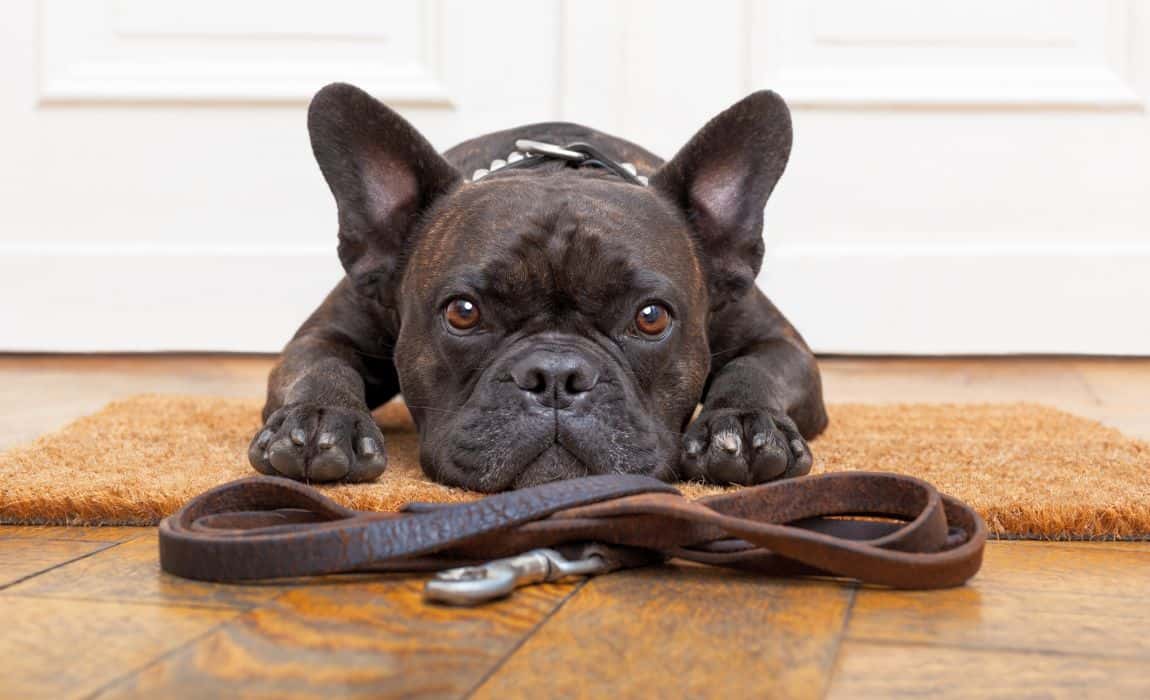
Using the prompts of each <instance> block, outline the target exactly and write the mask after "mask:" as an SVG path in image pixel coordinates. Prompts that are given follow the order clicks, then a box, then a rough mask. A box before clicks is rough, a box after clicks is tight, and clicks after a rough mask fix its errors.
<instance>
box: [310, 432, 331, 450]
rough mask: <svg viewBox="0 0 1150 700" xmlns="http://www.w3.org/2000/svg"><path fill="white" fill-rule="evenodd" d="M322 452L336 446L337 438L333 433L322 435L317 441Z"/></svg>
mask: <svg viewBox="0 0 1150 700" xmlns="http://www.w3.org/2000/svg"><path fill="white" fill-rule="evenodd" d="M315 444H316V445H318V446H319V448H320V449H321V450H328V449H331V448H332V447H334V446H335V436H334V435H332V434H331V433H320V436H319V438H318V439H317V440H316V441H315Z"/></svg>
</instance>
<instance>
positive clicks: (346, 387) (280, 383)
mask: <svg viewBox="0 0 1150 700" xmlns="http://www.w3.org/2000/svg"><path fill="white" fill-rule="evenodd" d="M317 315H318V314H317ZM313 318H314V317H313ZM379 364H384V365H386V366H383V367H380V366H376V365H379ZM365 377H366V379H365ZM398 388H399V387H398V382H397V381H396V380H395V377H394V367H393V366H392V365H391V362H390V361H386V362H382V363H381V362H379V361H375V360H372V359H371V358H367V357H365V356H364V355H363V354H362V352H361V350H360V349H359V348H358V347H356V346H355V345H354V343H353V342H352V341H351V339H350V338H349V337H348V336H347V335H346V334H344V333H337V332H333V331H331V330H330V327H329V326H328V325H327V324H321V323H316V324H313V323H311V322H309V324H305V326H304V328H302V329H301V330H300V332H299V334H297V335H296V337H295V338H294V339H293V340H292V341H291V342H290V343H288V345H287V347H286V348H284V352H283V355H282V357H281V358H280V361H279V363H278V364H277V365H276V366H275V368H274V369H273V370H272V372H271V376H270V377H269V378H268V399H267V403H266V404H265V405H264V410H263V418H264V425H263V427H262V428H261V429H260V430H259V431H258V432H257V433H256V436H255V437H254V438H253V439H252V442H251V446H250V447H249V449H248V459H249V460H250V461H251V463H252V466H254V467H255V468H256V470H257V471H260V472H262V473H264V474H271V475H274V476H287V477H290V478H293V479H306V480H309V481H339V480H344V481H368V480H371V479H375V478H376V477H378V476H379V475H380V474H381V473H382V472H383V470H384V468H385V467H386V466H387V456H386V453H385V451H384V442H383V435H382V433H380V430H379V428H378V427H377V426H376V424H375V420H374V419H373V418H372V416H371V411H370V408H369V403H368V402H369V400H370V403H371V405H373V406H374V405H378V404H380V403H382V402H383V401H385V400H387V399H388V398H390V397H391V396H393V395H394V394H395V393H396V392H397V391H398Z"/></svg>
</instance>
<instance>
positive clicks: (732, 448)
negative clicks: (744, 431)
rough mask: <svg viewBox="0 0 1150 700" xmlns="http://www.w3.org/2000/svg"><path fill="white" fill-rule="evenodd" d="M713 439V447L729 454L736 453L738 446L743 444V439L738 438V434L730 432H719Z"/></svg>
mask: <svg viewBox="0 0 1150 700" xmlns="http://www.w3.org/2000/svg"><path fill="white" fill-rule="evenodd" d="M714 439H715V447H718V448H719V449H720V450H722V451H723V452H727V453H730V454H736V453H738V451H739V448H741V447H742V446H743V441H742V440H740V439H739V436H738V435H736V434H734V433H731V432H727V433H719V434H718V435H716V436H715V438H714Z"/></svg>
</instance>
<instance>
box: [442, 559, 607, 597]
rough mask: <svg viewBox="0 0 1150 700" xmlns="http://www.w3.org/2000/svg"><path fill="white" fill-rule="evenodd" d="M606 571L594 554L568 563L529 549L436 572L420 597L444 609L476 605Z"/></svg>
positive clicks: (604, 565)
mask: <svg viewBox="0 0 1150 700" xmlns="http://www.w3.org/2000/svg"><path fill="white" fill-rule="evenodd" d="M609 569H610V566H609V564H608V562H607V560H606V559H604V558H603V557H601V556H599V555H598V554H590V555H588V556H586V557H584V558H583V559H575V560H571V559H567V558H565V557H564V556H563V555H562V554H560V553H559V552H557V551H555V550H554V549H547V548H540V549H532V550H531V551H528V552H524V553H523V554H517V555H515V556H513V557H507V558H506V559H495V560H493V561H489V562H487V563H486V564H480V565H478V566H461V567H459V568H456V569H447V570H445V571H440V572H439V573H438V574H436V575H435V578H433V579H431V580H430V581H428V582H427V584H426V585H425V586H424V588H423V597H424V599H425V600H429V601H434V602H437V603H446V604H448V605H476V604H478V603H485V602H487V601H490V600H496V599H498V598H503V597H506V596H508V595H511V592H512V591H514V590H515V589H516V588H518V587H519V586H526V585H529V584H534V583H543V582H549V581H558V580H559V579H563V578H566V577H568V576H594V575H595V574H602V573H606V572H607V571H608V570H609Z"/></svg>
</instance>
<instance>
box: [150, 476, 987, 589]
mask: <svg viewBox="0 0 1150 700" xmlns="http://www.w3.org/2000/svg"><path fill="white" fill-rule="evenodd" d="M860 517H861V518H863V519H859V518H860ZM985 543H986V526H985V524H984V523H983V521H982V519H981V518H980V517H979V516H978V514H976V513H975V512H974V511H973V510H971V509H970V507H969V506H967V505H966V504H964V503H962V502H960V501H958V500H956V499H954V498H951V497H949V496H946V495H943V494H940V493H939V492H938V491H937V490H935V489H934V487H932V486H931V485H930V484H927V483H926V482H923V481H920V480H918V479H915V478H912V477H908V476H901V475H897V474H888V473H871V472H842V473H835V474H821V475H817V476H806V477H801V478H797V479H789V480H784V481H777V482H773V483H768V484H763V485H760V486H752V487H747V488H742V489H739V490H737V491H732V492H730V493H725V494H721V495H717V496H710V497H706V498H701V499H698V500H694V501H692V500H689V499H687V498H685V497H684V496H682V495H681V494H679V492H678V491H676V490H675V488H674V487H672V486H670V485H668V484H665V483H663V482H661V481H658V480H656V479H652V478H649V477H643V476H627V475H610V476H591V477H585V478H581V479H571V480H567V481H558V482H554V483H550V484H545V485H543V486H537V487H534V488H528V489H523V490H519V491H511V492H508V493H501V494H496V495H493V496H489V497H487V498H484V499H482V500H479V501H475V502H472V503H464V504H459V505H429V504H411V505H409V506H407V507H406V508H405V510H404V511H403V512H401V513H377V512H360V511H356V510H352V509H349V508H345V507H343V506H340V505H338V504H337V503H335V502H334V501H332V500H330V499H328V498H327V497H325V496H323V495H322V494H321V493H319V492H318V491H317V490H315V489H313V488H311V487H309V486H305V485H302V484H299V483H296V482H294V481H289V480H287V479H281V478H277V477H268V476H260V477H251V478H247V479H241V480H239V481H235V482H232V483H230V484H224V485H223V486H219V487H216V488H214V489H211V490H209V491H207V492H205V493H203V494H201V495H199V496H197V497H196V498H194V499H192V500H191V501H190V502H189V503H188V504H187V505H185V506H184V507H183V508H182V509H180V511H179V512H177V513H176V514H174V515H172V516H170V517H168V518H165V519H164V521H163V522H162V523H161V524H160V563H161V566H162V567H163V569H164V571H167V572H169V573H172V574H175V575H177V576H183V577H185V578H193V579H200V580H207V581H244V580H253V579H270V578H283V577H297V576H314V575H322V574H334V573H347V572H358V571H428V570H438V571H441V573H440V575H439V576H438V577H436V579H433V580H432V581H431V582H429V584H428V588H427V594H428V597H429V598H431V599H434V600H439V601H442V602H450V603H465V604H466V603H474V602H482V601H483V600H488V599H491V598H494V597H500V596H502V595H506V594H507V593H509V592H510V591H511V590H513V589H514V587H515V586H516V585H521V584H523V583H530V582H534V581H540V580H554V579H557V578H561V577H563V576H566V575H582V574H594V573H603V572H606V571H610V570H613V569H617V568H624V567H630V566H640V565H644V564H650V563H652V562H656V561H662V560H664V559H667V558H676V559H685V560H689V561H693V562H700V563H704V564H710V565H714V566H725V567H730V568H735V569H743V570H749V571H755V572H759V573H762V574H766V575H770V576H796V575H818V576H834V577H845V578H850V579H855V580H857V581H860V582H863V583H869V584H877V585H883V586H890V587H894V588H913V589H926V588H945V587H950V586H958V585H961V584H962V583H964V582H965V581H966V580H967V579H969V578H970V577H971V576H973V575H974V574H975V573H976V572H977V571H978V568H979V566H980V565H981V563H982V551H983V546H984V545H985ZM540 548H544V549H540ZM570 556H574V557H575V560H574V561H572V560H570V559H568V558H567V557H570ZM493 559H494V560H495V561H491V560H493ZM476 562H487V563H486V564H483V565H481V566H465V567H464V568H462V569H460V568H453V567H459V566H461V565H469V564H475V563H476ZM444 569H452V570H451V571H443V570H444Z"/></svg>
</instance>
